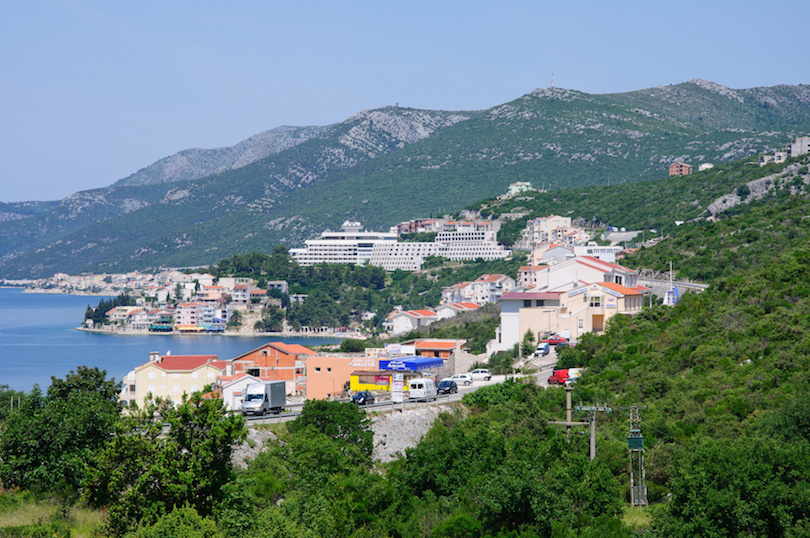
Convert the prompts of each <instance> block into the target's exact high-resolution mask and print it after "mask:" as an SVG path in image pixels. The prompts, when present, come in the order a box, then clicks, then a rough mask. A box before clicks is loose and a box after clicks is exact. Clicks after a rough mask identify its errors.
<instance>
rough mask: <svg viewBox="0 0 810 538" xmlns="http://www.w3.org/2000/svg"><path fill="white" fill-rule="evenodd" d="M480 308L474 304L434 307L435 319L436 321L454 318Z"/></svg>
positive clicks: (452, 304) (451, 304)
mask: <svg viewBox="0 0 810 538" xmlns="http://www.w3.org/2000/svg"><path fill="white" fill-rule="evenodd" d="M479 308H481V306H480V305H477V304H475V303H449V304H443V305H441V306H437V307H436V317H437V318H438V319H447V318H452V317H455V316H457V315H459V314H463V313H464V312H472V311H473V310H478V309H479Z"/></svg>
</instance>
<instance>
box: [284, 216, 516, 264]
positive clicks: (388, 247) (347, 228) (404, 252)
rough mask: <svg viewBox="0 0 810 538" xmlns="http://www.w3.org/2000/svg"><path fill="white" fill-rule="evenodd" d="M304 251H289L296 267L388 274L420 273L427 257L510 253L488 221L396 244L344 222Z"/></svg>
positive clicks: (390, 235)
mask: <svg viewBox="0 0 810 538" xmlns="http://www.w3.org/2000/svg"><path fill="white" fill-rule="evenodd" d="M305 243H306V247H305V248H298V249H290V255H291V256H292V257H293V258H295V260H296V261H297V262H298V264H299V265H303V266H306V265H313V264H316V263H351V264H355V265H364V264H366V263H370V264H371V265H375V266H378V267H382V268H384V269H385V270H387V271H394V270H396V269H401V270H405V271H415V270H417V269H421V267H422V264H423V263H424V260H425V258H426V257H427V256H442V257H444V258H448V259H451V260H474V259H477V258H481V259H484V260H495V259H501V258H505V257H507V256H509V255H510V254H511V252H510V251H509V250H507V249H506V248H505V247H504V246H503V245H500V244H499V243H498V242H497V231H495V229H494V226H493V224H492V222H491V221H486V222H485V223H480V224H479V223H477V222H464V223H457V222H452V223H445V224H444V225H443V230H442V231H440V232H439V233H438V234H437V236H436V240H435V241H434V242H430V243H428V242H401V243H400V242H398V241H397V234H396V232H388V233H385V232H367V231H361V226H360V224H359V223H357V222H348V221H347V222H344V223H343V226H342V231H341V232H330V231H327V232H323V233H322V234H321V238H320V239H312V240H308V241H305Z"/></svg>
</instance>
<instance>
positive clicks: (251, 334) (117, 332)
mask: <svg viewBox="0 0 810 538" xmlns="http://www.w3.org/2000/svg"><path fill="white" fill-rule="evenodd" d="M74 330H76V331H81V332H88V333H95V334H106V335H110V336H192V337H205V336H237V337H238V336H244V337H247V338H259V337H265V336H266V337H268V338H284V337H289V338H341V339H346V338H354V339H357V340H366V339H367V338H368V337H366V336H363V335H360V334H346V333H335V332H331V331H330V332H327V331H324V332H319V333H309V332H297V331H281V332H258V331H225V332H221V333H184V332H178V331H172V332H149V331H135V330H132V329H120V328H119V329H114V330H110V328H109V327H107V328H104V329H88V328H87V327H76V328H75V329H74Z"/></svg>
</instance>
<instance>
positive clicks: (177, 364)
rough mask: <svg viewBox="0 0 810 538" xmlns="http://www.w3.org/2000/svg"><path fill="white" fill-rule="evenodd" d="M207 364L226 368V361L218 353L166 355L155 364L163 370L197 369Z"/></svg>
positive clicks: (222, 368) (221, 368)
mask: <svg viewBox="0 0 810 538" xmlns="http://www.w3.org/2000/svg"><path fill="white" fill-rule="evenodd" d="M205 364H211V366H213V367H214V368H219V369H220V370H224V369H225V361H221V360H218V357H217V356H216V355H164V356H163V357H161V358H160V362H157V363H155V366H157V367H158V368H161V369H163V370H195V369H197V368H199V367H200V366H204V365H205Z"/></svg>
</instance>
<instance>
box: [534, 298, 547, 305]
mask: <svg viewBox="0 0 810 538" xmlns="http://www.w3.org/2000/svg"><path fill="white" fill-rule="evenodd" d="M545 303H546V302H545V300H543V299H538V300H536V301H535V302H534V306H545Z"/></svg>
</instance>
